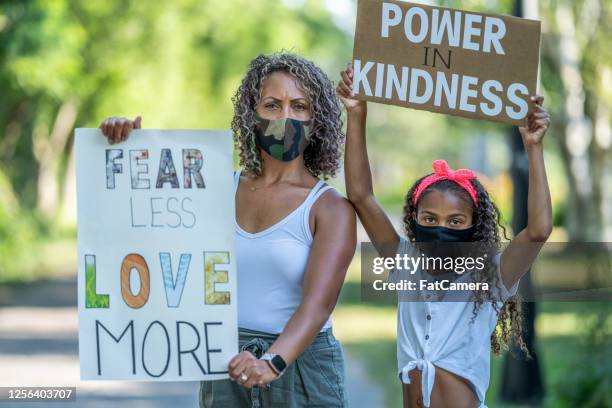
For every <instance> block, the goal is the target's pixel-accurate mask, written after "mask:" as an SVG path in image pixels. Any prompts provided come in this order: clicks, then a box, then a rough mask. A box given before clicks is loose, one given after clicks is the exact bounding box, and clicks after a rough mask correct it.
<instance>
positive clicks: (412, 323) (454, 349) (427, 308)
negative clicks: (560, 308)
mask: <svg viewBox="0 0 612 408" xmlns="http://www.w3.org/2000/svg"><path fill="white" fill-rule="evenodd" d="M397 254H398V255H400V256H402V257H403V256H404V254H405V255H407V256H409V257H418V256H420V255H421V252H420V251H419V250H418V249H417V248H416V247H415V246H414V245H413V244H412V243H410V242H409V241H407V240H406V239H405V238H404V237H400V243H399V246H398V249H397ZM500 255H501V253H497V255H496V256H495V258H494V262H495V265H497V267H496V273H497V274H498V276H499V286H500V288H499V289H498V288H497V287H496V286H495V285H490V286H492V287H490V288H489V290H491V293H492V295H493V298H494V299H500V300H498V301H497V305H498V306H499V308H501V306H502V305H503V302H505V301H506V299H508V298H509V297H510V296H512V295H514V294H516V292H517V290H518V286H519V281H517V282H516V283H515V284H514V285H513V286H512V288H510V289H509V290H508V289H507V288H506V287H505V286H504V284H503V281H502V280H501V275H500V270H499V258H500ZM398 272H399V273H398ZM451 273H453V272H451ZM402 274H404V271H401V272H400V271H396V270H394V271H392V272H391V273H390V274H389V279H388V280H389V282H393V281H396V282H397V281H398V280H399V279H401V278H402ZM403 277H406V275H403ZM409 279H410V280H411V281H415V282H417V283H418V282H419V280H420V279H427V277H426V275H425V272H423V270H422V269H420V268H418V269H417V270H415V271H414V274H412V275H411V276H410V278H409ZM428 280H429V281H431V275H430V277H429V279H428ZM453 282H455V283H459V282H466V283H467V282H470V272H469V271H467V272H465V273H463V274H461V275H460V276H459V277H458V278H457V279H454V280H453ZM417 287H418V285H417ZM471 295H472V293H471V292H470V291H445V293H444V300H445V301H436V299H438V296H439V295H438V293H437V292H436V291H427V290H420V291H419V292H417V294H416V295H415V296H419V299H420V300H418V301H404V300H401V301H399V302H398V313H397V362H398V375H399V377H400V379H401V380H402V381H403V382H404V383H406V384H409V383H410V378H409V377H408V372H410V371H411V370H412V369H414V368H418V369H420V370H422V375H421V390H422V393H423V404H424V405H425V406H426V407H429V405H430V396H431V391H432V389H433V385H434V381H435V373H436V372H435V367H434V366H437V367H440V368H443V369H445V370H448V371H450V372H452V373H454V374H456V375H458V376H460V377H463V378H465V379H467V380H468V381H469V382H470V384H471V385H472V388H473V390H474V392H475V393H476V396H477V397H478V399H479V400H480V403H481V405H480V407H481V408H486V405H485V404H484V399H485V393H486V391H487V388H488V386H489V376H490V355H491V334H492V333H493V331H494V330H495V326H496V324H497V317H498V316H497V313H496V311H495V309H494V307H493V302H492V301H484V302H483V303H482V305H481V306H480V308H479V309H478V311H477V315H476V317H475V318H474V321H473V322H471V319H472V316H473V312H472V311H473V307H474V302H473V301H472V299H471V298H470V296H471ZM402 296H403V295H400V299H401V297H402ZM404 299H405V298H404ZM462 299H465V301H462Z"/></svg>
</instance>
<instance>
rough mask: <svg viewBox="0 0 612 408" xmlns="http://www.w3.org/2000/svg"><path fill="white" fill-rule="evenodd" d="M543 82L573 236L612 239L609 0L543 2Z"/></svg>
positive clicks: (550, 0) (581, 238)
mask: <svg viewBox="0 0 612 408" xmlns="http://www.w3.org/2000/svg"><path fill="white" fill-rule="evenodd" d="M540 11H541V13H542V22H543V36H542V76H541V77H542V85H543V86H544V89H545V92H546V94H547V96H548V106H549V108H550V109H551V111H552V114H553V124H552V126H553V128H552V132H551V133H552V135H553V136H554V137H555V138H556V139H557V141H558V145H559V150H560V152H561V155H562V157H563V162H564V163H565V164H566V167H565V170H566V176H567V182H568V184H569V187H570V194H569V197H568V201H569V205H568V210H567V212H566V224H567V227H568V231H569V237H570V239H571V240H573V241H586V242H600V241H602V240H603V241H605V240H609V239H610V238H612V188H610V186H611V185H612V166H611V165H610V160H611V159H612V154H611V153H612V150H611V146H612V130H611V123H612V122H611V121H612V116H611V109H612V49H611V48H610V44H609V39H610V30H611V28H612V20H611V19H612V15H611V13H612V10H611V4H610V1H609V0H582V1H569V0H542V1H541V7H540Z"/></svg>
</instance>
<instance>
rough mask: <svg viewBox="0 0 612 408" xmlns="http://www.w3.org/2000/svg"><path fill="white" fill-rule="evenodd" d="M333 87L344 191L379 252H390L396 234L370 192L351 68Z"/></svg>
mask: <svg viewBox="0 0 612 408" xmlns="http://www.w3.org/2000/svg"><path fill="white" fill-rule="evenodd" d="M341 76H342V79H341V81H340V83H339V84H338V88H337V89H336V91H337V93H338V96H339V97H340V99H341V100H342V102H343V103H344V105H345V107H346V111H347V116H348V119H347V129H346V148H345V153H344V177H345V181H346V192H347V196H348V199H349V200H350V201H351V203H352V204H353V206H354V207H355V210H357V214H358V215H359V219H360V220H361V223H362V224H363V226H364V228H365V229H366V231H367V233H368V236H369V237H370V240H371V241H372V243H373V244H374V246H375V247H376V249H377V251H378V253H379V254H380V255H381V256H385V257H387V256H394V255H395V252H396V249H397V244H398V243H399V235H398V234H397V232H396V231H395V228H394V227H393V224H392V223H391V221H390V220H389V217H387V214H385V212H384V210H383V209H382V207H381V205H380V204H379V203H378V200H376V197H375V196H374V190H373V188H372V173H371V171H370V162H369V160H368V150H367V147H366V117H367V103H366V102H365V101H358V100H356V99H353V98H352V97H353V96H354V94H353V92H352V87H353V69H352V67H351V66H350V64H349V66H348V67H347V69H346V70H344V71H342V72H341Z"/></svg>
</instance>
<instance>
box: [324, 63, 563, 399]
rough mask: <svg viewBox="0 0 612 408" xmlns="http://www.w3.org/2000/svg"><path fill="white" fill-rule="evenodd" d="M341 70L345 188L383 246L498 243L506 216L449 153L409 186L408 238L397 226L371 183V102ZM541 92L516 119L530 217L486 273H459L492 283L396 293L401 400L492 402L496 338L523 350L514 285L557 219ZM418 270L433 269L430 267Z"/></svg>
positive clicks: (399, 249) (388, 249) (401, 250)
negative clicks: (359, 96) (455, 296)
mask: <svg viewBox="0 0 612 408" xmlns="http://www.w3.org/2000/svg"><path fill="white" fill-rule="evenodd" d="M341 76H342V80H341V81H340V83H339V84H338V87H337V89H336V91H337V93H338V95H339V96H340V99H341V100H342V102H343V103H344V105H345V107H346V109H347V114H348V124H347V140H346V152H345V161H344V169H345V177H346V188H347V195H348V198H349V200H350V201H351V202H352V203H353V205H354V207H355V209H356V210H357V213H358V215H359V218H360V219H361V222H362V224H363V226H364V227H365V229H366V231H367V233H368V235H369V237H370V240H371V241H372V243H373V245H374V247H375V248H376V250H377V251H378V253H379V255H380V256H383V257H395V256H396V254H398V255H400V256H403V255H408V256H415V257H418V256H419V255H420V254H421V253H422V252H421V251H420V250H419V249H418V248H417V246H418V245H422V244H421V243H422V242H425V241H454V242H457V241H463V242H465V241H475V242H478V243H485V244H487V245H493V246H495V247H496V248H499V246H500V236H499V227H501V228H503V226H501V225H500V223H499V211H498V210H497V207H496V206H495V204H494V203H493V202H492V201H491V198H490V197H489V195H488V193H487V191H486V190H485V189H484V188H483V186H482V184H481V183H480V182H479V181H478V179H477V178H476V176H475V174H474V173H473V172H471V171H469V170H465V169H462V170H457V171H454V170H452V169H450V168H449V167H448V165H447V164H446V162H444V161H443V160H437V161H435V162H434V170H435V171H434V173H433V174H430V175H428V176H425V177H423V178H421V179H419V180H417V182H416V183H415V184H414V186H412V188H411V189H410V190H409V191H408V194H407V196H406V204H405V207H404V218H403V224H404V228H405V232H406V235H407V237H408V239H405V238H404V237H402V236H399V235H398V234H397V232H396V231H395V229H394V227H393V225H392V224H391V222H390V221H389V218H388V217H387V215H386V214H385V213H384V211H383V209H382V208H381V206H380V204H379V203H378V201H377V200H376V198H375V196H374V193H373V190H372V175H371V173H370V167H369V163H368V156H367V149H366V138H365V130H366V114H367V105H366V103H365V102H363V101H357V100H355V99H353V98H352V97H353V96H354V94H353V93H352V76H353V71H352V67H351V66H350V64H349V66H348V67H347V69H346V70H345V71H343V72H341ZM543 100H544V98H543V97H541V96H533V97H531V109H530V113H529V115H528V123H527V126H526V127H520V128H519V130H520V133H521V135H522V138H523V143H524V146H525V150H526V151H527V156H528V158H529V197H528V211H529V215H528V225H527V227H526V228H525V229H524V230H522V231H521V232H520V233H519V234H517V235H516V236H515V237H514V239H513V240H512V241H511V242H510V243H509V245H508V246H507V247H506V249H505V250H504V251H503V252H502V253H500V254H497V256H496V257H495V258H494V260H493V261H494V263H493V265H494V267H493V268H491V269H485V270H484V271H483V272H481V275H482V276H476V275H478V273H476V272H474V271H471V272H470V273H465V274H463V275H461V277H458V278H456V280H457V281H459V280H465V279H468V278H470V279H471V280H472V281H480V282H488V283H490V286H489V287H490V288H491V289H490V290H487V291H485V293H481V291H479V292H478V293H475V291H474V292H472V293H469V294H470V295H471V296H468V297H466V298H465V299H466V300H467V301H460V302H457V301H453V302H449V301H435V300H436V296H435V295H434V294H433V292H429V291H424V292H421V293H420V296H422V297H421V298H420V299H421V301H418V302H417V301H415V302H406V301H400V302H399V305H398V324H397V358H398V375H399V377H400V380H401V381H402V383H403V396H404V407H410V408H412V407H423V406H425V407H432V408H447V407H453V408H464V407H465V408H473V407H486V406H485V404H484V398H485V394H486V391H487V388H488V385H489V372H490V361H489V359H490V352H491V348H492V349H493V351H494V352H495V353H498V352H499V350H500V345H501V344H507V343H508V342H509V341H511V340H515V341H517V342H518V344H519V345H521V348H522V349H523V350H525V347H524V343H523V342H522V340H521V337H520V334H521V327H520V314H519V310H518V308H517V302H515V301H508V299H509V298H510V297H511V296H513V295H515V294H516V291H517V289H518V284H519V280H520V278H521V276H522V275H523V274H525V273H526V272H527V271H528V270H529V268H530V267H531V265H532V263H533V261H534V260H535V258H536V256H537V254H538V252H539V251H540V248H541V247H542V245H543V243H544V242H545V241H546V240H547V239H548V236H549V235H550V232H551V229H552V210H551V204H550V193H549V189H548V182H547V179H546V170H545V167H544V157H543V147H542V139H543V137H544V134H545V133H546V130H547V128H548V126H549V124H550V118H549V115H548V113H547V112H546V111H545V110H544V109H543V108H542V102H543ZM504 235H505V230H504ZM392 273H393V272H392ZM416 273H417V276H425V275H426V273H424V271H423V270H418V271H417V272H416ZM453 274H454V273H453ZM460 299H463V298H460ZM496 327H498V330H496ZM525 351H526V350H525Z"/></svg>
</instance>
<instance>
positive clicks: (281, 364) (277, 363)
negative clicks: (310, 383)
mask: <svg viewBox="0 0 612 408" xmlns="http://www.w3.org/2000/svg"><path fill="white" fill-rule="evenodd" d="M270 361H271V362H272V364H274V367H276V369H277V370H278V371H283V370H284V369H285V367H287V364H286V363H285V360H283V358H282V357H281V356H278V355H277V356H274V357H272V360H270Z"/></svg>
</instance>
